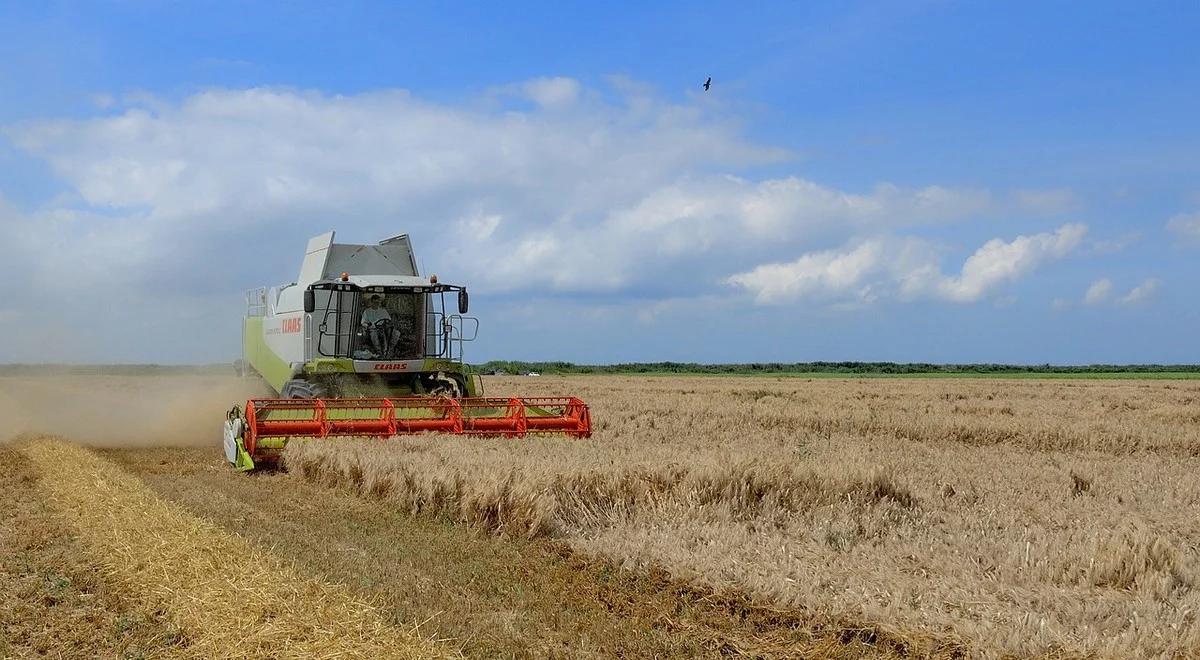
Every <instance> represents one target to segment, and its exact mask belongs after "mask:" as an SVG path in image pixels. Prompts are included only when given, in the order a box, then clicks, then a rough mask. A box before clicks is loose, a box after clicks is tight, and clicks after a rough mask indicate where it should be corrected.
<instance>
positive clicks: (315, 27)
mask: <svg viewBox="0 0 1200 660" xmlns="http://www.w3.org/2000/svg"><path fill="white" fill-rule="evenodd" d="M1198 24H1200V7H1197V6H1196V5H1195V3H1184V2H1174V3H1155V2H1144V3H1124V4H1117V3H1088V4H1086V5H1083V4H1080V3H1066V2H1062V3H1055V2H1039V3H991V4H985V3H956V2H931V3H916V2H909V3H874V2H871V3H783V4H775V5H769V4H765V3H764V4H762V5H760V6H756V7H753V8H751V9H747V8H746V7H745V6H744V5H737V4H733V3H730V4H727V5H722V4H697V3H679V4H669V3H660V4H657V5H655V6H654V7H652V8H647V7H643V6H641V5H629V6H624V7H622V6H600V5H596V4H595V3H587V4H585V3H574V4H571V3H553V4H550V3H547V4H544V5H537V4H518V3H511V4H505V5H503V6H499V5H497V6H494V7H478V6H469V5H442V6H432V5H430V6H404V7H400V6H396V5H392V4H370V3H356V4H353V5H350V6H349V7H348V8H347V7H340V6H339V7H336V8H333V7H329V6H323V5H320V4H316V3H312V4H304V3H281V4H277V5H271V4H268V3H259V4H255V5H254V6H253V7H245V6H241V5H235V4H232V3H228V4H226V3H152V2H120V3H104V4H100V3H97V4H74V3H68V4H57V5H55V4H50V5H47V6H41V5H38V6H34V3H0V241H3V243H4V244H5V245H6V246H7V247H8V249H7V250H6V253H8V254H9V255H10V258H8V259H6V260H4V261H3V262H0V276H3V277H5V278H6V279H8V281H10V282H18V283H19V284H17V285H14V286H13V287H12V288H11V290H10V294H9V295H8V296H6V297H5V299H0V336H4V337H5V341H4V342H3V344H2V345H0V361H43V360H52V361H87V362H95V361H103V362H108V361H120V362H128V361H136V362H144V361H159V362H207V361H225V360H229V359H232V358H233V357H234V356H235V354H236V352H237V346H238V337H239V335H238V315H239V305H240V294H241V291H242V290H243V289H245V288H249V287H252V286H256V285H259V284H268V283H282V282H286V281H290V280H291V279H292V278H294V276H295V271H296V270H297V269H298V266H299V258H300V252H301V251H302V249H303V246H304V244H305V241H306V239H307V237H309V236H311V235H314V234H317V233H320V232H322V231H326V230H328V229H336V230H337V231H338V234H339V237H340V238H341V239H343V240H346V241H349V242H369V241H373V240H376V239H379V238H383V237H386V236H389V235H392V234H395V233H399V232H408V233H410V234H412V235H413V237H414V242H415V244H416V247H417V249H418V252H419V255H420V258H421V261H422V262H423V265H424V268H425V270H426V271H432V272H437V273H439V275H441V276H442V277H443V279H449V280H454V281H459V282H463V283H466V284H467V285H469V286H470V287H471V288H472V290H473V292H474V293H475V295H474V296H473V298H472V301H473V306H474V310H473V311H474V312H475V313H476V314H477V315H479V316H480V317H481V318H482V321H483V331H482V334H481V337H480V339H479V341H478V342H477V343H476V344H475V345H474V346H473V347H472V350H471V351H470V352H469V354H468V357H469V359H476V360H483V359H490V358H529V359H568V360H574V361H579V362H611V361H630V360H695V361H756V360H757V361H767V360H769V361H802V360H842V359H859V360H896V361H938V362H946V361H954V362H958V361H1003V362H1021V363H1044V362H1052V363H1089V362H1188V363H1195V362H1200V357H1198V356H1197V352H1196V349H1195V348H1194V345H1195V341H1194V337H1195V333H1196V329H1197V327H1198V325H1200V312H1198V311H1197V309H1196V302H1197V295H1196V293H1195V283H1196V282H1197V281H1198V280H1197V276H1198V275H1200V268H1197V266H1196V263H1197V258H1198V257H1200V130H1198V127H1197V120H1196V117H1198V116H1200V84H1198V83H1200V74H1197V64H1198V63H1200V46H1197V43H1196V42H1197V41H1198V40H1197V39H1195V26H1196V25H1198ZM710 75H711V76H712V77H713V88H712V90H711V91H709V92H707V93H705V92H704V91H703V90H701V89H700V87H699V85H700V83H702V82H703V80H704V78H705V77H707V76H710Z"/></svg>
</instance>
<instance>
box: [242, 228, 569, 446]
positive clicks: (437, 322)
mask: <svg viewBox="0 0 1200 660" xmlns="http://www.w3.org/2000/svg"><path fill="white" fill-rule="evenodd" d="M333 239H334V234H333V232H329V233H327V234H322V235H321V236H317V237H315V238H313V239H311V240H310V241H309V242H308V248H307V249H306V250H305V255H304V261H303V263H302V265H301V267H300V275H299V277H298V278H297V280H296V281H295V282H293V283H291V284H286V285H283V286H276V287H261V288H257V289H252V290H250V291H248V292H247V293H246V312H245V317H244V319H243V324H242V359H241V360H240V361H239V363H238V364H239V368H240V369H242V370H243V371H244V373H246V374H248V375H249V374H258V375H259V376H261V377H262V378H263V379H264V380H265V381H266V382H267V384H268V385H270V386H271V388H272V389H274V390H275V392H277V393H278V395H279V398H276V399H254V400H250V401H247V402H246V406H245V408H240V407H235V408H234V409H233V410H230V411H229V414H228V415H227V416H226V421H225V455H226V458H227V459H228V460H229V461H230V462H231V463H233V464H234V465H235V466H236V467H238V468H239V469H252V468H253V467H254V465H255V463H256V462H258V463H263V462H271V461H274V460H276V459H277V458H278V456H279V454H280V453H281V452H282V449H283V447H284V446H285V445H286V443H287V440H288V438H290V437H330V436H341V435H367V436H391V435H398V434H402V433H419V432H424V431H438V432H448V433H468V434H480V435H497V434H498V435H509V436H523V435H525V434H526V433H531V432H536V433H556V432H557V433H568V434H571V435H575V436H587V435H589V434H590V432H591V424H590V418H589V415H588V410H587V406H586V405H584V404H583V403H582V402H581V401H579V400H578V399H575V398H574V397H541V398H537V399H522V398H487V397H484V396H483V381H482V379H481V378H480V377H479V376H478V375H477V374H475V373H474V372H473V371H472V370H471V368H470V366H469V365H468V364H467V363H466V362H465V361H464V359H463V346H464V344H465V343H467V342H470V341H472V340H474V339H475V337H476V335H477V334H478V331H479V321H478V319H476V318H475V317H472V316H468V315H467V313H468V311H469V310H468V307H469V297H468V294H467V290H466V288H465V287H463V286H459V285H454V284H446V283H442V282H439V281H438V278H437V276H436V275H431V276H429V277H428V278H426V277H423V276H421V275H420V273H419V272H418V270H417V261H416V257H415V255H414V254H413V251H412V244H411V241H410V240H409V238H408V236H407V235H405V234H401V235H399V236H395V237H392V238H389V239H387V240H384V241H380V242H379V243H378V244H376V245H350V244H338V243H334V242H333ZM447 298H449V301H447ZM448 302H449V304H450V307H449V308H447V303H448Z"/></svg>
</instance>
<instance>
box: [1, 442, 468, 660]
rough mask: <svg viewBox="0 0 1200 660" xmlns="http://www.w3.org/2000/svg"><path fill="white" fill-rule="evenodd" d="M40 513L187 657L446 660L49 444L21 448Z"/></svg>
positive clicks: (422, 642) (354, 604)
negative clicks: (161, 625) (71, 536)
mask: <svg viewBox="0 0 1200 660" xmlns="http://www.w3.org/2000/svg"><path fill="white" fill-rule="evenodd" d="M22 450H23V451H24V453H25V454H26V455H27V456H28V457H29V459H30V461H31V463H32V465H33V466H34V468H35V469H36V470H37V472H38V473H39V474H40V477H41V478H40V479H39V480H38V487H39V488H41V489H43V490H44V492H45V494H46V496H47V498H48V501H49V503H50V505H51V508H52V509H53V510H55V511H56V512H57V513H59V514H60V515H61V516H62V517H63V518H64V520H65V521H66V522H67V524H68V526H69V527H70V528H71V529H72V531H74V532H75V534H76V535H77V537H78V539H79V542H80V544H81V545H82V546H83V547H84V548H85V549H86V551H87V552H88V553H89V554H90V555H91V556H92V558H93V559H94V560H95V561H96V562H98V563H99V564H101V565H102V566H103V569H104V572H105V573H106V575H107V576H109V577H110V578H111V580H112V581H113V582H115V583H117V584H118V585H120V586H121V587H122V588H123V589H124V591H125V592H126V593H127V594H128V595H129V596H130V597H131V598H132V599H134V600H136V601H140V602H141V603H142V604H144V605H145V606H146V607H148V608H150V609H151V610H153V609H161V610H163V611H165V612H166V614H167V616H168V618H169V619H170V620H171V621H172V622H174V623H175V624H176V625H178V627H179V629H180V631H181V632H182V634H183V636H184V638H185V640H186V644H185V648H186V650H187V651H188V652H189V653H190V654H192V655H195V656H197V657H206V658H232V657H238V658H245V657H275V658H280V657H296V658H300V657H304V658H332V657H364V658H365V657H370V658H385V657H446V656H450V655H453V653H452V652H451V651H450V650H448V649H447V648H446V647H444V646H442V645H440V644H437V643H435V642H433V641H430V640H426V639H422V638H421V637H420V636H419V635H418V633H417V631H416V630H400V629H397V628H395V627H392V626H388V625H386V624H385V623H384V621H383V619H382V617H381V616H380V614H379V612H378V611H377V610H376V609H375V608H374V607H372V606H371V605H370V604H368V603H365V602H363V601H361V600H359V599H356V598H354V597H353V596H351V595H350V593H349V592H348V591H346V590H345V588H343V587H340V586H337V585H331V584H325V583H322V582H318V581H315V580H312V579H309V578H306V577H304V576H302V575H300V574H299V573H298V572H297V571H295V570H294V569H292V568H291V567H289V566H287V565H284V564H283V563H282V562H280V561H278V560H277V559H276V558H274V557H273V556H271V555H270V554H269V553H267V552H264V551H262V550H260V549H257V548H255V547H253V546H251V545H250V544H248V543H247V542H245V541H244V540H242V539H241V538H239V537H237V536H233V535H231V534H228V533H226V532H224V531H222V530H221V529H220V528H218V527H216V526H215V525H212V524H211V523H208V522H205V521H202V520H200V519H198V518H196V517H194V516H192V515H191V514H189V513H187V512H186V511H184V510H183V509H181V508H180V507H178V506H176V505H174V504H171V503H168V502H165V501H163V500H161V499H159V498H158V497H156V496H155V495H154V494H153V493H152V492H151V491H149V489H147V488H146V487H145V486H144V485H143V484H142V483H141V482H140V481H139V480H137V479H136V478H134V477H132V476H130V475H129V474H128V473H126V472H124V471H123V470H121V469H120V468H118V467H117V466H115V465H113V464H112V463H110V462H108V461H106V460H104V459H101V458H100V457H98V456H96V455H95V454H93V453H92V452H91V451H89V450H86V449H83V448H81V447H78V446H76V445H73V444H70V443H68V442H66V441H63V440H60V439H56V438H49V437H43V438H37V439H33V440H30V441H28V442H27V443H25V444H24V445H23V447H22Z"/></svg>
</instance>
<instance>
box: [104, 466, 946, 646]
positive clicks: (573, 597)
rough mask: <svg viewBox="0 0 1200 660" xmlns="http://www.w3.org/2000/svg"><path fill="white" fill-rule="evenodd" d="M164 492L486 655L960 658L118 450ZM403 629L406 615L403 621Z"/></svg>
mask: <svg viewBox="0 0 1200 660" xmlns="http://www.w3.org/2000/svg"><path fill="white" fill-rule="evenodd" d="M105 455H106V456H108V457H110V458H112V459H113V460H114V461H115V462H117V463H118V464H120V465H121V466H122V467H123V468H125V469H127V470H129V471H130V472H132V473H134V474H136V475H138V476H139V478H141V479H142V480H143V481H144V482H145V483H146V484H147V485H148V486H149V487H150V488H151V489H153V490H154V491H155V492H156V493H158V494H159V496H160V497H163V498H164V499H169V500H170V501H172V502H176V503H178V504H180V505H181V506H183V507H185V508H187V510H188V511H189V512H191V513H193V515H196V516H199V517H202V518H204V519H206V520H209V521H212V522H214V523H216V524H218V525H220V526H221V527H222V528H224V529H227V530H236V531H237V533H238V534H239V535H242V536H243V537H244V538H245V539H246V540H247V541H249V542H251V543H253V544H256V545H259V546H264V547H270V548H271V552H272V554H274V555H276V556H278V557H280V558H284V559H286V560H288V561H291V562H294V564H295V565H296V567H297V568H298V569H300V570H302V571H303V572H304V573H306V574H308V575H312V576H315V577H318V578H320V579H322V580H325V581H328V582H333V583H338V584H344V585H346V586H347V587H348V588H349V589H351V590H352V591H355V592H358V593H361V594H362V595H363V596H364V597H366V598H369V599H370V600H371V601H372V602H377V603H379V604H380V605H381V606H382V607H381V612H382V613H384V614H386V615H387V617H388V618H389V620H390V621H393V622H406V621H424V622H425V623H424V624H423V625H422V629H423V630H426V631H437V634H438V636H441V637H449V638H452V639H454V640H455V643H456V644H461V646H462V648H463V651H464V652H465V653H466V655H468V656H469V657H478V658H513V657H516V658H543V657H571V658H613V657H630V658H719V657H729V656H730V655H746V656H751V657H760V658H797V657H803V658H844V659H858V658H871V659H872V660H876V659H889V658H891V659H895V660H899V659H900V658H906V657H912V656H914V655H918V656H919V655H924V653H923V652H922V649H924V650H925V651H929V652H932V655H933V656H934V657H939V658H953V657H958V656H956V655H955V653H956V651H957V649H956V648H954V647H953V646H946V645H937V644H935V643H934V642H933V641H932V640H931V641H930V643H929V644H928V645H925V646H917V647H914V646H913V644H912V643H911V640H909V639H898V638H893V637H890V636H889V635H887V634H886V632H884V631H881V630H879V629H878V628H875V627H872V626H864V625H862V624H861V622H853V621H838V622H828V621H822V620H818V619H814V618H812V617H810V616H808V613H807V612H804V611H802V610H796V609H794V608H778V607H769V606H764V605H763V604H756V603H753V602H751V601H750V600H749V599H748V598H747V597H746V596H745V595H744V594H740V593H714V592H712V591H711V590H706V589H702V588H696V587H693V586H689V585H687V584H684V583H682V582H681V581H680V580H677V579H673V578H671V577H670V576H669V575H667V574H666V573H665V572H664V571H661V570H651V571H646V572H641V571H626V570H620V569H619V568H618V567H616V566H614V565H613V564H612V563H611V562H609V561H605V560H602V559H597V558H595V557H594V556H586V555H583V554H581V553H578V552H573V551H570V550H569V549H568V548H566V547H564V545H563V544H562V543H560V542H554V541H550V542H548V541H546V540H545V539H538V540H527V539H523V538H514V537H511V536H496V535H485V534H480V533H479V532H478V531H476V530H474V529H473V528H471V527H468V526H465V525H448V524H446V523H444V522H441V521H437V520H433V519H431V518H429V517H425V516H420V517H413V516H410V515H408V514H407V513H405V512H402V511H398V510H396V508H395V507H394V506H393V505H391V504H390V503H389V502H388V501H386V500H378V499H374V498H363V497H359V496H358V495H356V494H354V493H352V492H349V491H348V490H346V489H331V488H326V487H323V486H321V485H318V484H312V483H307V482H306V481H304V480H303V479H302V478H300V477H298V476H297V475H295V474H289V473H286V472H258V473H254V474H252V475H246V474H241V473H234V472H232V471H230V470H229V469H228V466H226V465H224V464H223V463H222V460H223V459H222V458H221V457H220V456H219V455H217V453H216V452H214V451H212V450H211V449H208V450H197V449H184V450H178V449H172V450H168V449H149V450H147V449H137V450H132V449H130V450H109V451H106V452H105ZM400 625H402V624H400Z"/></svg>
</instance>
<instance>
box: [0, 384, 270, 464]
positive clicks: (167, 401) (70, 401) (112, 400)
mask: <svg viewBox="0 0 1200 660" xmlns="http://www.w3.org/2000/svg"><path fill="white" fill-rule="evenodd" d="M261 396H270V390H269V389H268V388H267V387H266V386H265V385H264V384H263V383H262V381H260V380H258V379H256V378H238V377H236V376H207V375H205V376H201V375H171V376H165V375H146V376H109V375H96V376H90V375H89V376H66V375H62V376H4V377H0V443H4V442H8V441H10V440H12V439H14V438H16V437H19V436H21V435H24V434H28V433H46V434H52V435H60V436H63V437H66V438H69V439H71V440H74V441H76V442H79V443H82V444H87V445H92V446H97V447H147V446H175V447H179V446H191V447H196V446H213V447H219V446H220V444H221V423H222V421H223V420H224V417H225V412H226V411H227V410H229V408H231V407H232V406H234V405H244V404H245V402H246V399H249V398H253V397H261Z"/></svg>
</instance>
